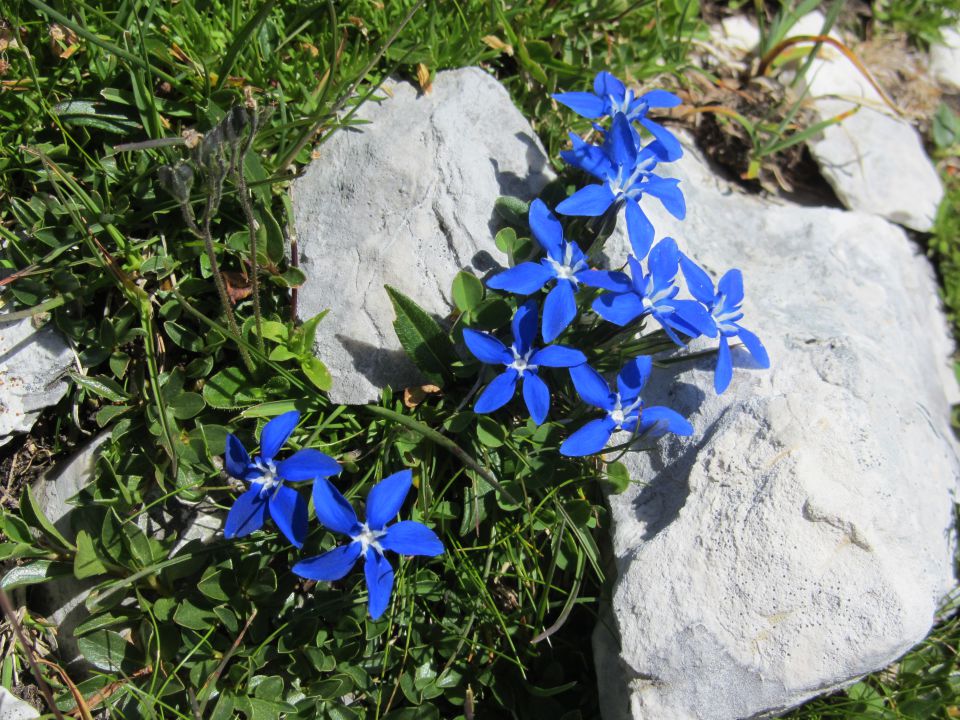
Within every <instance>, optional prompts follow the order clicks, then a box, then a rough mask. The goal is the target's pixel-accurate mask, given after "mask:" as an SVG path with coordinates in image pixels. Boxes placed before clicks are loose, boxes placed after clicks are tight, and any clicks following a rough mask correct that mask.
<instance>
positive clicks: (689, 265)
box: [680, 253, 717, 309]
mask: <svg viewBox="0 0 960 720" xmlns="http://www.w3.org/2000/svg"><path fill="white" fill-rule="evenodd" d="M680 270H681V271H682V272H683V277H684V279H685V280H686V281H687V289H688V290H689V291H690V294H691V295H693V296H694V297H695V298H696V299H697V300H699V301H700V302H702V303H703V304H704V305H706V306H707V307H708V308H711V309H712V308H713V305H714V301H715V300H716V299H717V292H716V290H715V289H714V287H713V280H711V279H710V276H709V275H707V273H706V272H705V271H704V269H703V268H701V267H700V266H699V265H697V264H696V263H695V262H694V261H693V260H691V259H690V258H688V257H687V256H686V255H684V254H683V253H680Z"/></svg>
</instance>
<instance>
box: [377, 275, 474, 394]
mask: <svg viewBox="0 0 960 720" xmlns="http://www.w3.org/2000/svg"><path fill="white" fill-rule="evenodd" d="M384 287H385V288H386V291H387V295H389V296H390V302H391V303H393V309H394V312H396V314H397V317H396V320H394V321H393V329H394V331H396V333H397V338H398V339H399V340H400V345H401V346H402V347H403V349H404V350H405V351H406V353H407V355H409V356H410V359H411V360H413V362H414V364H415V365H416V366H417V368H419V369H420V371H421V372H422V373H423V374H424V376H425V377H426V378H427V379H428V380H430V381H431V382H433V383H434V384H436V385H439V386H440V387H443V383H444V381H445V380H448V379H450V378H451V377H452V373H451V372H450V365H451V364H453V363H454V362H455V361H456V360H457V353H456V350H454V347H453V343H452V342H451V341H450V338H449V336H448V335H447V334H446V333H445V332H444V330H443V328H442V327H440V324H439V323H438V322H437V321H436V320H434V319H433V318H432V317H431V316H430V315H428V314H427V312H426V311H425V310H424V309H423V308H421V307H420V306H419V305H417V304H416V303H415V302H414V301H413V300H411V299H410V298H408V297H407V296H406V295H404V294H403V293H401V292H400V291H398V290H396V289H394V288H392V287H390V286H389V285H385V286H384Z"/></svg>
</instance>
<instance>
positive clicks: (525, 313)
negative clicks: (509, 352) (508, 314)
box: [508, 300, 537, 362]
mask: <svg viewBox="0 0 960 720" xmlns="http://www.w3.org/2000/svg"><path fill="white" fill-rule="evenodd" d="M511 329H512V330H513V346H514V347H515V348H516V349H517V352H518V353H520V354H521V355H525V354H526V352H527V350H529V349H530V348H531V347H532V346H533V341H534V340H535V339H536V337H537V303H536V301H534V300H527V301H526V302H525V303H524V304H523V305H521V306H520V307H518V308H517V312H515V313H514V315H513V322H512V323H511ZM511 357H512V356H511ZM508 362H509V361H508Z"/></svg>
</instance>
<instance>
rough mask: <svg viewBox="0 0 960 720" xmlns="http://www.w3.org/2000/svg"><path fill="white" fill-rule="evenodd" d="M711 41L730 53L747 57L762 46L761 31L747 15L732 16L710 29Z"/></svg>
mask: <svg viewBox="0 0 960 720" xmlns="http://www.w3.org/2000/svg"><path fill="white" fill-rule="evenodd" d="M710 39H711V40H712V41H713V43H714V44H715V45H717V46H718V47H720V48H723V49H724V50H727V51H728V52H731V53H737V54H739V55H746V54H747V53H751V52H753V51H754V50H756V49H757V45H759V44H760V30H759V29H758V28H757V26H756V23H754V22H753V21H752V20H751V19H750V18H748V17H747V16H746V15H731V16H729V17H725V18H724V19H723V20H721V21H720V24H719V25H715V26H714V27H712V28H711V29H710Z"/></svg>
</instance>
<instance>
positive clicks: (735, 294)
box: [717, 268, 743, 306]
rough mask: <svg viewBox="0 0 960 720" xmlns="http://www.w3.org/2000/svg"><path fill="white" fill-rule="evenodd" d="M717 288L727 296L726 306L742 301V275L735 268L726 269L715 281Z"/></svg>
mask: <svg viewBox="0 0 960 720" xmlns="http://www.w3.org/2000/svg"><path fill="white" fill-rule="evenodd" d="M717 290H718V291H719V292H720V293H721V294H722V295H723V296H724V297H726V298H727V301H728V302H727V306H730V305H739V304H740V303H742V302H743V275H742V274H741V272H740V271H739V270H737V269H736V268H733V269H732V270H727V272H726V273H725V274H724V276H723V277H722V278H720V282H718V283H717Z"/></svg>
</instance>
